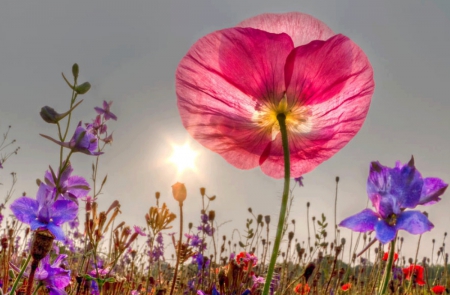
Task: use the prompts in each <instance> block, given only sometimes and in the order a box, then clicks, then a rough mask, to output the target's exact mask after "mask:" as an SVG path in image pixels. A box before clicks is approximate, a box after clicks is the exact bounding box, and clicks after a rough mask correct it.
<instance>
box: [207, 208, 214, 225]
mask: <svg viewBox="0 0 450 295" xmlns="http://www.w3.org/2000/svg"><path fill="white" fill-rule="evenodd" d="M208 218H209V221H211V222H213V221H214V218H216V212H215V211H214V210H210V211H209V214H208Z"/></svg>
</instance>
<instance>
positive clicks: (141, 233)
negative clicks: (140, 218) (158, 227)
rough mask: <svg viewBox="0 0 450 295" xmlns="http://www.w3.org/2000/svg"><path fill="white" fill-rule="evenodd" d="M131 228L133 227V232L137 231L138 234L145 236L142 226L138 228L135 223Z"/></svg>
mask: <svg viewBox="0 0 450 295" xmlns="http://www.w3.org/2000/svg"><path fill="white" fill-rule="evenodd" d="M133 228H134V232H136V233H138V234H139V235H140V236H143V237H145V236H146V234H145V233H144V231H143V230H142V228H140V227H139V226H137V225H135V226H134V227H133Z"/></svg>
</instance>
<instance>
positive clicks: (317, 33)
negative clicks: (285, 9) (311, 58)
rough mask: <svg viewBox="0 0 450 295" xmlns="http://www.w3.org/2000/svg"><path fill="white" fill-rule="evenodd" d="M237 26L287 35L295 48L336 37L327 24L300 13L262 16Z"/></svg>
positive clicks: (266, 14)
mask: <svg viewBox="0 0 450 295" xmlns="http://www.w3.org/2000/svg"><path fill="white" fill-rule="evenodd" d="M237 26H238V27H250V28H255V29H260V30H263V31H267V32H270V33H275V34H279V33H286V34H288V35H289V36H290V37H291V38H292V40H293V41H294V46H295V47H297V46H300V45H305V44H308V43H309V42H311V41H313V40H327V39H328V38H330V37H331V36H333V35H334V33H333V31H332V30H331V29H330V28H329V27H328V26H327V25H326V24H325V23H323V22H321V21H320V20H318V19H316V18H314V17H312V16H311V15H308V14H304V13H300V12H289V13H282V14H275V13H265V14H260V15H257V16H255V17H252V18H249V19H246V20H244V21H242V22H240V23H239V24H238V25H237Z"/></svg>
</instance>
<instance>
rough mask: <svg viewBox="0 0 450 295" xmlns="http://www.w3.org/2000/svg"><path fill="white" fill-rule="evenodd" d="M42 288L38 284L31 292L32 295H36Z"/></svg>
mask: <svg viewBox="0 0 450 295" xmlns="http://www.w3.org/2000/svg"><path fill="white" fill-rule="evenodd" d="M42 286H43V284H42V283H40V282H39V284H38V285H37V287H36V289H34V291H33V295H36V294H37V291H38V290H39V289H40V288H41V287H42Z"/></svg>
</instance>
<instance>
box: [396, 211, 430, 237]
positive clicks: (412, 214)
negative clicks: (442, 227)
mask: <svg viewBox="0 0 450 295" xmlns="http://www.w3.org/2000/svg"><path fill="white" fill-rule="evenodd" d="M433 227H434V225H433V224H432V223H431V222H430V221H429V220H428V217H426V216H425V215H424V214H423V213H422V212H420V211H405V212H403V213H402V214H400V215H399V216H398V217H397V224H396V228H397V229H403V230H406V231H407V232H409V233H410V234H413V235H420V234H423V233H424V232H427V231H430V230H431V229H432V228H433Z"/></svg>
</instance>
